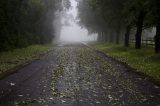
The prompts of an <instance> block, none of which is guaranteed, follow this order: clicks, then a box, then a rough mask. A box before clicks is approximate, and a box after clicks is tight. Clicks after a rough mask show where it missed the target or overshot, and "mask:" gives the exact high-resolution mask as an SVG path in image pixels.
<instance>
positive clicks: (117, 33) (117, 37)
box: [116, 29, 120, 44]
mask: <svg viewBox="0 0 160 106" xmlns="http://www.w3.org/2000/svg"><path fill="white" fill-rule="evenodd" d="M119 36H120V29H117V31H116V44H119V38H120V37H119Z"/></svg>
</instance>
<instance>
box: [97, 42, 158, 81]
mask: <svg viewBox="0 0 160 106" xmlns="http://www.w3.org/2000/svg"><path fill="white" fill-rule="evenodd" d="M94 47H95V48H97V49H98V50H100V51H102V52H104V53H106V54H107V55H109V56H111V57H113V58H115V59H117V60H119V61H121V62H124V63H126V64H127V65H129V66H131V67H132V68H134V69H136V71H137V72H140V73H143V74H145V75H147V76H149V77H150V78H152V79H153V80H154V81H156V82H160V54H155V53H154V49H153V48H142V49H140V50H137V49H134V47H129V48H126V47H123V46H122V45H114V44H106V43H98V44H94Z"/></svg>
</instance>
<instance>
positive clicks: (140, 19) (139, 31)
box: [135, 12, 145, 49]
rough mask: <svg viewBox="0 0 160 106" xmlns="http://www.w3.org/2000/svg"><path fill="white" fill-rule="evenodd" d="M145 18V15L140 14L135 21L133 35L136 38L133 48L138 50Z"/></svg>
mask: <svg viewBox="0 0 160 106" xmlns="http://www.w3.org/2000/svg"><path fill="white" fill-rule="evenodd" d="M144 18H145V13H144V12H141V13H140V15H139V17H138V21H137V32H136V35H135V38H136V43H135V48H136V49H140V48H141V39H142V30H143V22H144Z"/></svg>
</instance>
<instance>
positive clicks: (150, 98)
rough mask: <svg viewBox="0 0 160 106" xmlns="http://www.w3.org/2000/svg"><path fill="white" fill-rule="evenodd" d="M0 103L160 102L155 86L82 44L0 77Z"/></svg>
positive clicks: (61, 47) (137, 105)
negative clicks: (0, 78) (5, 76)
mask: <svg viewBox="0 0 160 106" xmlns="http://www.w3.org/2000/svg"><path fill="white" fill-rule="evenodd" d="M0 106H160V87H159V86H157V85H155V84H154V83H153V82H151V81H149V80H147V79H145V78H144V77H142V76H140V75H138V74H136V73H134V72H133V71H132V70H131V69H130V68H128V67H126V66H125V65H123V64H121V63H119V62H117V61H114V60H113V59H111V58H109V57H107V56H105V55H103V54H101V53H99V52H96V51H94V50H93V49H91V48H88V47H87V46H85V45H83V44H81V43H60V44H58V45H57V46H56V47H54V48H53V51H51V52H50V53H48V54H46V55H45V56H43V57H41V58H40V59H39V60H36V61H34V62H33V63H31V64H29V65H27V66H25V67H24V68H22V69H20V70H19V71H18V72H17V73H15V74H12V75H10V76H8V77H7V78H5V79H3V80H0Z"/></svg>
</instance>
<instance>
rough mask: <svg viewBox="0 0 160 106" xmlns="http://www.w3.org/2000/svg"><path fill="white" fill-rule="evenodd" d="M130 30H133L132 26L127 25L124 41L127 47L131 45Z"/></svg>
mask: <svg viewBox="0 0 160 106" xmlns="http://www.w3.org/2000/svg"><path fill="white" fill-rule="evenodd" d="M130 31H131V27H130V26H127V27H126V33H125V41H124V45H125V47H129V37H130Z"/></svg>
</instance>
